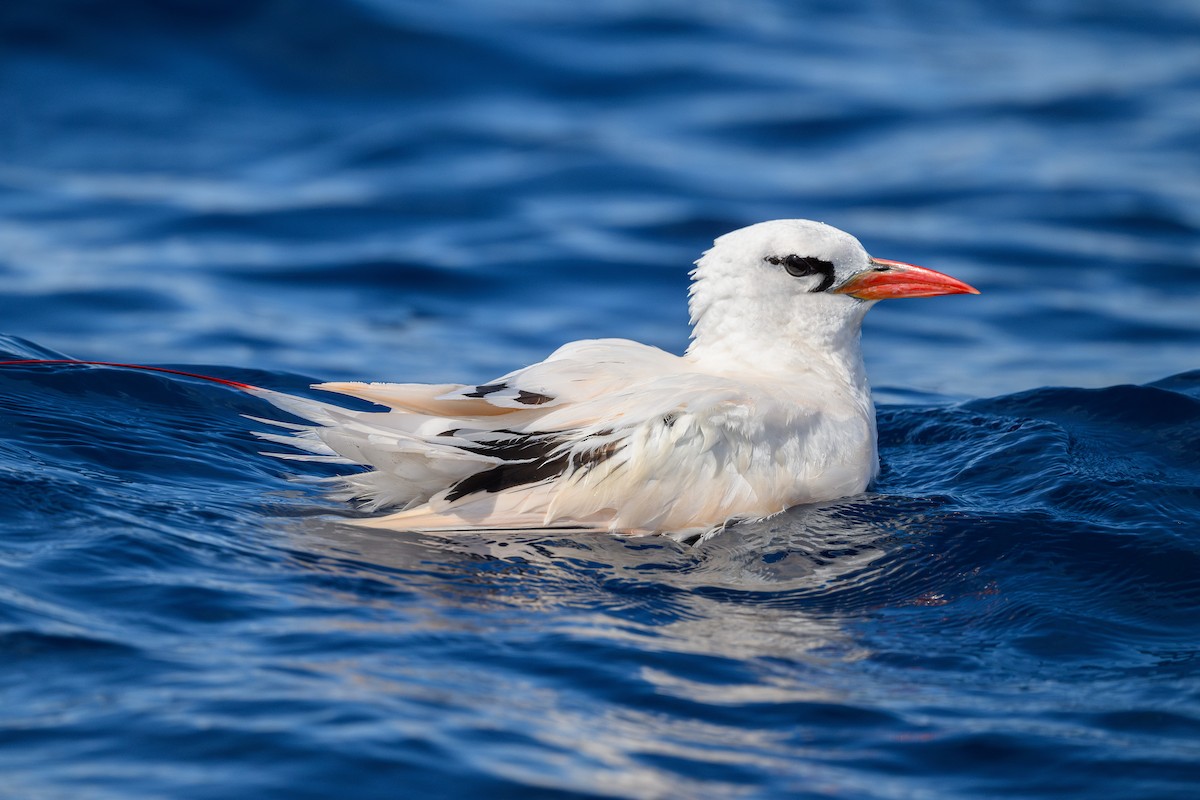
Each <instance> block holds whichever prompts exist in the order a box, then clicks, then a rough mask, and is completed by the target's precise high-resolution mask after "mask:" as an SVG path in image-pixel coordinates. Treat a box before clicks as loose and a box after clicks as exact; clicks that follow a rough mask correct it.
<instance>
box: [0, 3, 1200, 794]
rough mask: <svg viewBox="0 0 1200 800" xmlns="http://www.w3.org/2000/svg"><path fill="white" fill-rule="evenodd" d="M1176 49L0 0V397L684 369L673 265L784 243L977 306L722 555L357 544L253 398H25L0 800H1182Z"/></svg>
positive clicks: (881, 357) (1184, 20) (994, 14)
mask: <svg viewBox="0 0 1200 800" xmlns="http://www.w3.org/2000/svg"><path fill="white" fill-rule="evenodd" d="M1197 42H1200V6H1197V4H1196V3H1189V2H1170V1H1169V0H1168V1H1167V2H1161V3H1155V4H1153V7H1147V6H1146V5H1145V4H1142V3H1133V2H1125V3H1121V2H1096V0H1078V1H1077V2H1073V1H1071V0H1058V1H1057V2H1038V3H1033V2H1030V3H1004V4H996V3H986V4H985V3H957V4H944V5H943V4H940V3H935V2H915V1H914V2H903V3H895V2H866V3H862V4H854V5H852V6H848V5H846V4H835V3H818V2H808V3H786V2H772V1H770V0H747V1H745V2H738V3H732V2H717V0H688V2H669V1H664V2H651V3H647V2H636V3H635V2H617V1H616V0H613V1H611V2H599V3H591V4H586V6H584V5H581V4H572V3H568V4H562V3H542V2H536V0H521V1H520V2H505V3H495V4H485V3H481V2H469V1H468V0H456V1H455V2H443V3H419V2H402V1H401V0H358V1H357V2H355V1H353V0H326V2H316V0H275V1H274V2H269V1H267V0H260V1H257V2H256V1H255V0H236V1H235V0H229V1H228V2H221V1H219V0H203V1H202V0H170V1H169V2H168V1H167V0H153V1H152V0H144V2H84V1H83V0H79V1H78V2H69V1H68V0H40V2H37V3H32V2H31V3H5V4H3V5H0V331H4V332H7V333H8V334H10V335H11V337H10V338H6V339H2V340H0V350H2V351H3V354H4V357H11V358H36V357H53V356H54V355H55V354H56V353H65V354H67V355H69V356H73V357H78V358H93V359H106V360H120V361H138V362H146V363H158V364H188V365H204V366H203V367H201V368H199V369H200V371H205V370H207V371H209V372H211V373H214V374H219V375H223V376H226V377H233V378H238V379H242V380H249V381H252V382H255V383H258V384H261V385H267V386H271V387H274V388H279V389H284V390H289V391H304V390H305V387H306V386H307V384H308V383H310V382H312V381H314V380H328V379H345V378H356V379H376V380H430V381H438V382H442V381H458V380H462V381H466V380H479V379H486V378H489V377H493V376H495V375H497V374H499V373H501V372H504V371H506V370H508V369H510V368H513V367H516V366H519V365H521V364H524V363H527V362H529V361H531V360H534V359H537V358H540V357H542V356H544V355H545V354H546V353H548V352H549V351H550V350H552V349H553V348H554V347H556V346H558V345H559V344H561V343H562V342H564V341H568V340H571V339H575V338H580V337H588V336H608V335H621V336H630V337H633V338H638V339H641V340H643V341H647V342H650V343H653V344H656V345H659V346H662V347H665V348H668V349H672V350H676V351H678V350H680V349H682V347H683V346H684V345H685V341H686V313H685V310H684V305H683V294H684V290H685V286H686V277H685V273H686V270H687V267H688V263H689V262H690V261H691V260H692V259H693V258H695V256H696V255H697V254H698V253H699V252H700V251H701V250H702V249H703V248H704V247H706V246H707V244H708V243H709V242H710V241H711V240H712V238H713V237H714V236H716V235H718V234H720V233H722V232H724V231H727V230H730V229H732V228H735V227H738V226H740V225H743V224H746V223H750V222H754V221H758V220H762V219H768V218H775V217H810V218H816V219H822V220H825V221H827V222H830V223H832V224H834V225H837V226H839V227H842V228H845V229H847V230H849V231H851V232H853V233H855V234H856V235H858V236H859V237H860V238H861V239H862V240H863V242H864V244H865V245H866V246H867V248H868V249H869V250H870V251H871V252H872V253H874V254H876V255H878V256H882V257H890V258H896V259H901V260H906V261H913V262H916V263H921V264H928V265H930V266H933V267H936V268H938V269H942V270H945V271H947V272H950V273H952V274H955V275H957V276H959V277H962V278H964V279H965V280H968V281H969V282H971V283H973V284H975V285H976V286H979V287H980V288H981V289H983V291H984V294H983V295H982V296H980V297H977V298H976V297H973V298H943V299H938V300H928V301H912V302H904V303H893V304H883V306H881V307H880V308H878V309H876V310H875V311H873V312H872V314H871V318H870V319H869V320H868V324H867V331H866V348H867V354H868V362H869V363H868V366H869V369H870V371H871V374H872V377H873V380H874V382H875V384H876V386H877V387H878V388H879V399H880V400H881V401H882V402H883V403H884V405H883V406H882V407H881V410H880V439H881V452H882V459H883V464H884V471H883V474H882V477H881V479H880V481H879V484H878V486H877V487H876V490H875V491H874V492H873V493H872V494H870V495H867V496H863V497H858V498H852V499H850V500H847V501H843V502H839V503H834V504H830V505H827V506H821V507H810V508H802V509H795V510H793V511H792V512H790V513H788V514H786V515H784V516H782V517H778V518H775V519H772V520H770V521H768V522H765V523H762V524H757V525H747V526H743V527H740V528H736V529H733V530H731V531H728V532H726V533H725V534H723V535H721V536H719V537H717V538H715V539H713V540H711V541H709V542H707V543H705V544H703V545H701V546H699V547H697V548H694V549H693V548H687V547H684V546H682V545H677V544H675V543H672V542H669V541H658V540H636V541H623V540H618V539H615V538H610V537H606V536H593V537H586V538H578V539H567V538H561V537H557V536H555V537H549V536H543V535H537V534H529V535H525V536H520V537H512V538H506V539H493V540H489V539H486V538H483V537H475V538H465V539H463V540H461V541H455V542H445V541H440V540H437V539H433V538H431V537H428V536H423V535H418V534H406V533H383V532H374V531H364V530H359V529H354V528H350V527H347V526H345V525H344V524H339V518H340V517H341V516H342V515H344V514H347V513H351V512H349V511H348V510H347V509H345V508H343V507H341V506H339V505H338V504H337V503H335V502H333V501H330V500H328V499H326V498H324V497H323V496H322V495H321V494H320V492H319V491H318V490H317V488H316V487H314V486H313V485H312V484H311V483H309V482H305V481H304V480H297V479H296V476H297V474H298V472H299V475H300V477H301V478H312V477H315V476H318V475H320V474H324V473H322V472H321V471H320V469H319V468H316V467H310V466H305V465H299V466H298V465H295V464H281V463H279V462H277V461H275V460H273V459H270V458H267V457H265V456H261V455H259V454H258V451H259V450H260V449H261V445H260V443H258V442H256V441H255V440H254V439H253V438H252V437H251V436H250V434H249V433H248V430H249V429H250V428H251V427H253V425H252V423H250V422H248V421H247V420H245V419H244V418H243V417H241V416H240V415H242V414H258V415H261V414H264V413H268V409H266V408H264V405H263V404H262V403H260V402H257V401H255V400H253V399H251V398H248V397H246V396H244V395H241V394H239V393H238V392H236V391H234V390H231V389H227V388H224V387H221V386H218V385H214V384H207V383H203V382H198V381H194V380H189V379H186V378H181V377H170V376H165V375H154V374H144V373H133V372H127V371H117V370H108V369H89V368H69V369H64V368H44V367H43V368H20V369H17V368H6V369H4V370H2V371H0V409H2V412H0V509H2V512H0V795H3V796H6V797H7V796H11V797H21V798H26V797H39V798H60V797H61V798H68V797H70V798H80V797H83V798H131V797H136V798H141V797H145V798H159V797H171V798H228V797H281V798H282V797H287V798H309V797H312V798H318V797H320V798H324V797H345V796H353V797H399V796H413V795H417V796H419V795H430V796H480V795H487V796H500V795H511V796H537V795H538V794H554V793H560V792H567V793H575V794H579V795H584V796H633V797H678V796H704V797H740V796H759V797H762V796H794V797H835V796H836V797H854V798H860V797H862V798H918V797H921V798H923V797H937V798H953V797H959V798H977V797H1000V796H1004V797H1050V796H1060V795H1063V794H1066V793H1071V794H1073V795H1075V796H1086V797H1093V798H1094V797H1113V798H1127V797H1138V798H1150V797H1181V798H1182V797H1194V796H1196V794H1197V793H1198V792H1200V679H1198V672H1200V670H1198V667H1200V664H1198V656H1197V654H1198V652H1200V373H1196V372H1191V373H1189V372H1188V370H1194V369H1196V368H1197V367H1200V357H1198V355H1197V353H1198V349H1197V348H1198V345H1200V46H1198V45H1197ZM1169 375H1175V376H1176V377H1171V378H1167V377H1165V376H1169ZM1052 386H1072V387H1085V388H1044V387H1052ZM1105 386H1111V387H1115V388H1097V387H1105Z"/></svg>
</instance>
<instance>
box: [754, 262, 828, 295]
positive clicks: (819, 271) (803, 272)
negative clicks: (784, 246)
mask: <svg viewBox="0 0 1200 800" xmlns="http://www.w3.org/2000/svg"><path fill="white" fill-rule="evenodd" d="M767 261H768V262H770V263H771V264H781V265H783V268H784V269H785V270H787V273H788V275H791V276H792V277H794V278H803V277H806V276H808V275H821V276H823V278H824V279H823V280H822V281H821V285H820V286H817V287H816V288H814V289H813V290H812V291H814V292H823V291H825V290H826V289H828V288H829V287H830V286H832V285H833V262H831V261H826V260H825V259H823V258H814V257H812V256H797V255H790V256H768V257H767Z"/></svg>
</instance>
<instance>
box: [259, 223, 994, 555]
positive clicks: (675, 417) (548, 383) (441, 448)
mask: <svg viewBox="0 0 1200 800" xmlns="http://www.w3.org/2000/svg"><path fill="white" fill-rule="evenodd" d="M691 277H692V281H693V282H692V285H691V290H690V293H689V297H690V299H689V310H690V311H691V322H692V341H691V345H690V346H689V347H688V349H687V352H686V353H685V354H684V355H683V356H677V355H674V354H672V353H667V352H665V351H663V350H659V349H658V348H656V347H650V346H648V345H644V344H639V343H637V342H633V341H629V340H626V339H593V340H585V341H579V342H572V343H570V344H567V345H564V346H563V347H560V348H559V349H558V350H556V351H555V352H554V353H552V354H551V355H550V356H549V357H548V358H547V359H546V360H545V361H541V362H539V363H537V364H533V365H532V366H528V367H525V368H524V369H519V370H516V371H515V372H510V373H508V374H507V375H503V376H501V377H499V378H496V379H495V380H492V381H489V382H487V383H484V384H480V385H477V386H462V385H450V384H447V385H427V384H396V383H323V384H318V385H317V387H316V388H319V389H324V390H327V391H330V392H337V393H340V394H344V395H350V396H353V397H358V398H362V399H365V400H369V401H371V402H373V403H377V404H379V405H382V406H386V407H388V408H389V409H390V410H389V411H378V412H376V411H350V410H346V409H344V408H341V407H339V406H335V405H331V404H325V403H319V402H316V401H312V400H307V399H300V398H294V397H291V396H288V395H281V394H278V393H274V392H265V391H262V390H258V391H261V392H262V393H263V394H264V396H266V398H267V399H268V400H270V401H271V402H273V403H274V404H275V405H277V406H279V407H281V408H283V409H284V410H287V411H289V412H291V413H294V414H296V415H298V416H299V417H301V418H303V419H306V420H308V421H309V422H311V423H312V424H310V425H283V426H282V427H285V428H289V429H290V433H288V434H286V435H282V434H261V435H262V436H263V437H264V438H266V439H269V440H272V441H276V442H282V443H286V444H289V445H292V446H295V447H298V448H300V449H302V450H304V451H306V453H305V454H304V455H291V456H287V457H291V458H298V459H316V460H321V461H332V462H336V463H344V464H357V465H363V466H367V467H370V468H371V470H370V471H368V472H365V473H362V474H358V475H352V476H349V477H346V478H343V479H341V480H343V481H344V484H345V488H346V491H345V494H346V495H347V496H349V497H353V498H357V499H359V500H361V501H362V502H363V503H364V504H365V505H366V507H367V508H368V509H370V510H381V509H398V510H393V511H391V513H388V514H385V515H381V516H375V517H370V518H367V519H363V520H357V522H359V523H360V524H365V525H369V526H372V527H380V528H394V529H416V530H427V531H435V530H436V531H460V530H480V529H506V530H511V529H521V528H552V527H574V528H587V529H603V530H609V531H613V532H618V533H627V534H646V533H666V534H670V535H672V536H673V537H675V538H688V537H691V536H694V535H696V534H699V533H703V532H706V531H709V530H712V529H713V528H715V527H719V526H721V525H722V524H724V523H726V522H727V521H729V520H732V519H739V518H762V517H767V516H770V515H772V514H776V513H778V512H780V511H783V510H784V509H787V508H789V507H791V506H795V505H798V504H802V503H811V502H817V501H823V500H832V499H836V498H840V497H845V496H848V495H853V494H857V493H859V492H862V491H863V490H864V489H866V487H867V485H868V484H869V483H870V481H871V479H872V478H873V477H874V475H875V472H876V470H877V467H878V458H877V455H876V445H875V409H874V405H873V404H872V402H871V391H870V387H869V386H868V384H867V376H866V372H865V370H864V367H863V360H862V351H861V348H860V346H859V337H860V330H861V325H862V320H863V316H864V315H865V314H866V312H867V310H868V309H870V308H871V306H872V305H874V304H875V302H876V301H878V300H883V299H888V298H893V297H930V296H933V295H942V294H978V291H977V290H975V289H974V288H972V287H971V286H968V285H967V284H965V283H963V282H961V281H958V280H956V279H954V278H951V277H949V276H948V275H943V274H942V273H940V272H935V271H933V270H930V269H925V268H923V267H917V266H913V265H911V264H904V263H900V262H897V261H886V260H884V259H878V258H871V257H870V256H868V255H867V252H866V250H864V249H863V246H862V245H861V244H860V243H859V242H858V240H857V239H855V238H854V237H853V236H850V235H849V234H847V233H844V232H842V231H840V230H838V229H836V228H833V227H830V226H829V225H825V224H822V223H819V222H812V221H809V220H775V221H772V222H763V223H759V224H757V225H751V226H750V227H747V228H742V229H741V230H737V231H734V232H732V233H728V234H726V235H724V236H722V237H720V238H719V239H717V240H716V242H715V243H714V245H713V247H712V249H710V250H708V251H707V252H706V253H704V255H703V256H702V257H701V258H700V259H699V260H697V261H696V266H695V269H694V270H693V271H692V273H691ZM263 421H264V422H266V421H267V420H263ZM272 424H278V423H272Z"/></svg>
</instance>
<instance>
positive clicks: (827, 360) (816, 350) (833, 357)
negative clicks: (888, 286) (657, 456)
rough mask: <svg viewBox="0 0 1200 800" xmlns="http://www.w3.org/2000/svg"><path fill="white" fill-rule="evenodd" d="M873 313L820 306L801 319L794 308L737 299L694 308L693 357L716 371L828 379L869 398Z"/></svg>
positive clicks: (864, 306)
mask: <svg viewBox="0 0 1200 800" xmlns="http://www.w3.org/2000/svg"><path fill="white" fill-rule="evenodd" d="M696 299H697V298H696V297H695V296H693V300H696ZM739 306H746V307H745V308H741V307H739ZM755 306H757V307H755ZM867 308H868V306H867V304H865V303H864V304H861V305H860V306H858V307H849V308H848V309H847V307H845V306H832V307H822V306H821V305H819V304H816V303H814V304H813V307H812V308H806V309H802V310H803V311H804V312H808V313H796V312H797V309H795V308H793V307H790V306H789V305H784V304H770V303H768V304H762V303H747V302H743V301H741V299H740V298H737V297H726V298H723V299H722V300H719V301H717V302H714V303H712V304H705V305H699V304H696V303H693V307H692V313H693V328H692V342H691V344H690V345H689V346H688V350H687V356H688V358H690V359H692V360H693V361H694V362H696V363H697V364H699V365H702V366H704V367H705V368H707V369H712V370H714V371H731V372H746V371H751V372H761V373H763V374H766V375H770V376H775V377H780V376H792V377H801V376H803V377H805V378H806V379H811V378H816V379H825V380H826V381H828V382H829V383H830V385H831V386H833V387H844V388H845V389H847V390H849V391H850V392H851V393H853V394H856V395H862V396H864V397H868V398H869V396H870V386H869V385H868V383H867V375H866V368H865V366H864V364H863V357H862V345H861V332H862V318H863V315H864V314H865V313H866V311H867Z"/></svg>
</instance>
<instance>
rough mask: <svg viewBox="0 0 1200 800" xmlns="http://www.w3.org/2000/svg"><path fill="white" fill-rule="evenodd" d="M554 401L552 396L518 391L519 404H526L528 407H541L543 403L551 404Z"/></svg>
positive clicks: (522, 390)
mask: <svg viewBox="0 0 1200 800" xmlns="http://www.w3.org/2000/svg"><path fill="white" fill-rule="evenodd" d="M553 399H554V398H553V397H551V396H550V395H546V394H538V393H537V392H527V391H525V390H524V389H518V390H517V402H518V403H524V404H525V405H527V406H540V405H541V404H542V403H549V402H550V401H551V400H553Z"/></svg>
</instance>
